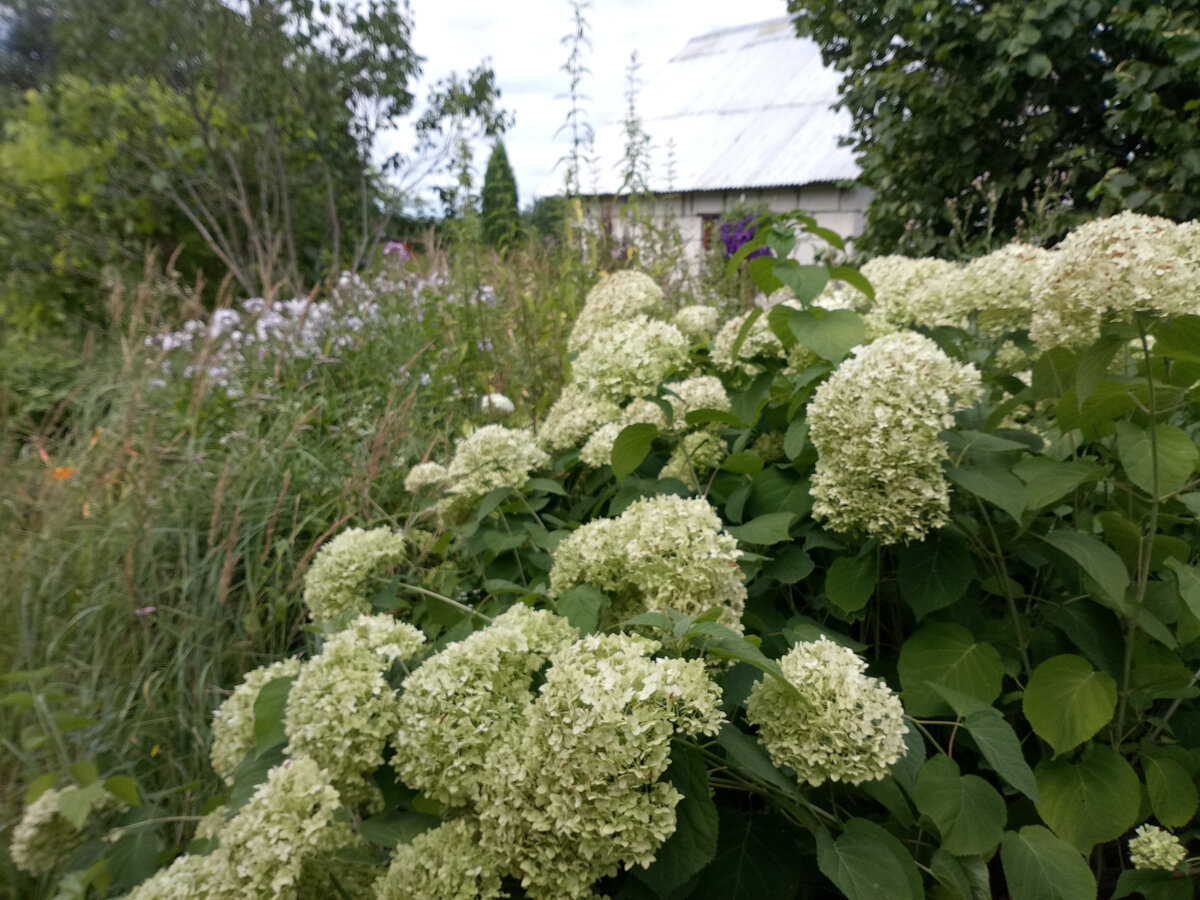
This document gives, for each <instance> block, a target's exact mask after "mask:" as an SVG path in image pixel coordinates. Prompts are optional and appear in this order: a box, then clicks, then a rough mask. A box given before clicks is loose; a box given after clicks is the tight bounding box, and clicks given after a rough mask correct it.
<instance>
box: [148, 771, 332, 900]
mask: <svg viewBox="0 0 1200 900" xmlns="http://www.w3.org/2000/svg"><path fill="white" fill-rule="evenodd" d="M340 806H341V800H340V798H339V797H338V792H337V791H336V790H334V788H333V787H332V786H330V784H329V780H328V777H327V773H326V772H324V771H323V770H322V769H321V768H320V767H319V766H318V765H317V764H316V763H315V762H313V761H312V760H311V759H294V760H289V761H288V762H285V763H283V764H282V765H279V766H276V767H275V768H274V769H272V770H271V771H270V772H269V773H268V775H267V780H266V782H264V783H263V784H261V785H259V787H258V788H257V790H255V792H254V795H253V796H252V797H251V798H250V800H249V801H248V802H247V803H246V805H245V806H244V807H242V808H241V809H240V810H239V811H238V813H237V814H236V815H235V816H234V817H233V818H232V819H230V820H229V821H228V822H226V823H225V824H224V825H223V826H222V827H221V828H220V829H219V830H218V832H217V841H218V844H217V848H216V849H215V850H213V851H212V852H211V853H209V854H208V855H207V856H192V855H185V856H181V857H179V858H178V859H176V860H175V862H174V863H172V864H171V865H170V866H169V867H167V868H166V869H163V870H161V871H159V872H158V873H156V874H155V875H154V876H153V877H151V878H150V879H149V880H147V881H145V882H143V883H142V884H141V885H139V886H138V887H136V888H134V889H133V891H131V892H130V893H129V894H128V895H126V900H184V898H194V897H221V898H228V900H260V898H262V897H273V898H276V900H290V898H294V897H296V895H297V889H298V887H299V882H300V877H301V872H302V870H303V866H304V862H305V861H306V860H308V859H312V858H315V857H319V856H323V855H327V854H328V855H332V854H333V853H334V852H336V851H337V850H338V849H339V848H340V847H343V846H346V845H348V844H350V843H352V842H353V840H354V837H353V834H352V832H351V831H350V827H349V825H348V823H335V822H334V814H335V813H336V812H337V810H338V809H339V807H340Z"/></svg>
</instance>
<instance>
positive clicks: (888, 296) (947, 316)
mask: <svg viewBox="0 0 1200 900" xmlns="http://www.w3.org/2000/svg"><path fill="white" fill-rule="evenodd" d="M958 268H959V267H958V266H957V265H956V264H955V263H952V262H947V261H946V260H943V259H930V258H922V259H912V258H910V257H907V256H878V257H876V258H875V259H872V260H870V261H869V262H867V263H865V264H864V265H863V266H862V269H861V270H860V271H861V272H862V274H863V275H864V276H866V278H867V280H868V281H870V282H871V287H872V288H874V289H875V302H874V303H873V304H872V306H871V310H870V316H869V319H870V320H871V321H873V322H874V323H875V325H874V329H875V333H878V334H884V333H887V332H889V331H896V330H899V329H902V328H909V327H911V326H914V325H923V326H925V327H928V328H934V327H936V326H938V325H964V324H965V320H964V319H965V312H964V311H963V310H962V309H961V308H959V306H958V304H957V303H956V302H954V297H955V295H954V293H953V292H946V291H943V290H940V289H931V284H932V283H933V282H934V281H935V279H937V278H938V277H940V276H945V275H952V274H953V273H955V272H956V271H957V270H958Z"/></svg>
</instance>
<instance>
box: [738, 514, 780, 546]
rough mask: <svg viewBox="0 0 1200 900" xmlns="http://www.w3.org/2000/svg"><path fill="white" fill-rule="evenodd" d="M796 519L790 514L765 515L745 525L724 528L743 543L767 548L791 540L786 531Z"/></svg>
mask: <svg viewBox="0 0 1200 900" xmlns="http://www.w3.org/2000/svg"><path fill="white" fill-rule="evenodd" d="M796 518H797V517H796V514H795V513H790V512H771V513H765V514H764V515H761V516H757V517H755V518H753V519H751V520H750V521H749V522H747V523H746V524H745V525H729V526H726V528H725V530H726V531H727V532H729V533H730V534H732V535H733V536H734V537H735V538H737V539H738V540H739V541H742V542H743V543H746V544H759V545H762V546H766V547H769V546H771V545H772V544H781V543H783V542H784V541H788V540H791V538H790V536H789V535H788V529H789V528H790V527H791V525H792V523H793V522H795V521H796Z"/></svg>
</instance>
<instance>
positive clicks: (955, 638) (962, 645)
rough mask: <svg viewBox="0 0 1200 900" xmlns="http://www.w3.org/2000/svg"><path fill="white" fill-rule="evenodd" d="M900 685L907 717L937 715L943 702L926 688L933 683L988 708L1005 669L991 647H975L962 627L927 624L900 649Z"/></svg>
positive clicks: (941, 708)
mask: <svg viewBox="0 0 1200 900" xmlns="http://www.w3.org/2000/svg"><path fill="white" fill-rule="evenodd" d="M898 668H899V672H900V685H901V687H902V688H903V690H904V705H905V708H906V709H907V710H908V712H909V714H910V715H914V716H932V715H940V714H942V713H944V712H945V711H947V710H949V706H948V705H947V703H946V701H945V700H943V699H942V698H941V697H940V696H939V695H938V693H937V692H936V691H935V690H934V689H933V688H931V687H930V686H929V682H932V681H936V682H939V683H940V684H944V685H945V686H946V687H948V688H950V689H951V690H955V691H959V692H961V693H964V694H968V695H970V696H972V697H975V698H976V699H978V700H981V701H983V702H984V703H985V704H987V705H988V706H991V704H992V703H993V702H995V700H996V698H997V697H999V696H1000V687H1001V680H1002V679H1003V677H1004V668H1003V666H1002V665H1001V663H1000V654H999V653H998V652H997V651H996V648H995V647H993V646H992V645H991V644H986V643H984V644H977V643H975V638H974V637H972V635H971V632H969V631H967V629H965V628H963V627H962V626H961V625H951V624H937V625H926V626H925V627H924V628H922V629H921V630H920V631H917V632H916V633H915V634H913V635H912V636H911V637H909V639H908V640H907V641H905V642H904V645H903V646H902V647H901V648H900V660H899V666H898Z"/></svg>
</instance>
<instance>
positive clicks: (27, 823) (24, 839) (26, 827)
mask: <svg viewBox="0 0 1200 900" xmlns="http://www.w3.org/2000/svg"><path fill="white" fill-rule="evenodd" d="M63 793H64V792H63V791H60V790H56V789H54V788H50V789H49V790H47V791H43V792H42V794H41V796H39V797H38V798H37V799H36V800H34V801H33V802H32V803H30V804H29V805H28V806H26V807H25V812H24V813H23V814H22V816H21V821H20V822H18V823H17V824H16V826H15V827H14V828H13V831H12V841H11V843H10V844H9V847H8V852H9V853H10V854H11V855H12V861H13V862H14V863H15V864H16V866H17V868H18V869H20V870H21V871H23V872H28V873H29V874H30V875H42V874H44V873H46V872H50V871H52V870H53V869H55V868H57V867H58V865H59V863H61V862H63V860H64V859H65V858H66V857H67V856H69V855H70V854H71V852H72V851H73V850H74V849H75V848H76V847H78V846H79V844H81V843H82V842H83V835H82V834H81V833H80V832H79V831H78V830H76V828H75V826H74V825H72V824H71V823H70V822H69V821H67V819H66V818H64V817H63V816H62V815H61V814H59V811H58V800H59V798H60V797H61V796H62V795H63Z"/></svg>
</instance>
